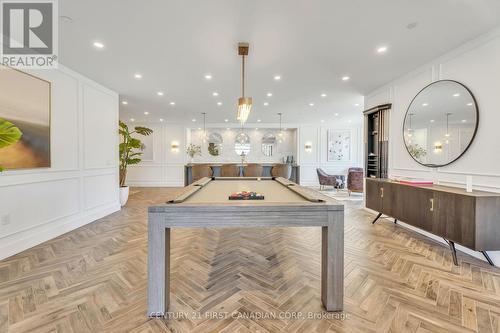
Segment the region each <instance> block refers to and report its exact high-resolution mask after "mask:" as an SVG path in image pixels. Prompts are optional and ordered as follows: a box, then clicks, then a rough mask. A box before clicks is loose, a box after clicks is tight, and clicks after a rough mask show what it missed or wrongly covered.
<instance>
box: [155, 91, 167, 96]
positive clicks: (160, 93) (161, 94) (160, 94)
mask: <svg viewBox="0 0 500 333" xmlns="http://www.w3.org/2000/svg"><path fill="white" fill-rule="evenodd" d="M156 94H157V95H158V96H163V95H165V94H164V93H163V91H158V92H157V93H156Z"/></svg>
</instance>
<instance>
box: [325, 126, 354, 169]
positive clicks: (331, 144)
mask: <svg viewBox="0 0 500 333" xmlns="http://www.w3.org/2000/svg"><path fill="white" fill-rule="evenodd" d="M327 147H328V153H327V161H328V162H348V161H350V160H351V131H350V130H334V129H329V130H328V135H327Z"/></svg>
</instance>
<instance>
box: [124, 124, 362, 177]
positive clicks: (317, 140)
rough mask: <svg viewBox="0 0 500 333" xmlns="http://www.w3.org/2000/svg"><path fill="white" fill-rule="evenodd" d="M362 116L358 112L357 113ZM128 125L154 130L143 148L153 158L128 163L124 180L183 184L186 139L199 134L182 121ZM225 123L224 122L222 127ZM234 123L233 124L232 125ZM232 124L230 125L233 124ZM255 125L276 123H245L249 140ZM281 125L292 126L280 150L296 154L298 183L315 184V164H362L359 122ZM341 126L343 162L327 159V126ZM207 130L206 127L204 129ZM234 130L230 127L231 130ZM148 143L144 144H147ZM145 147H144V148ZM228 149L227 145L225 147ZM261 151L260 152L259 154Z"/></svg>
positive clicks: (337, 169)
mask: <svg viewBox="0 0 500 333" xmlns="http://www.w3.org/2000/svg"><path fill="white" fill-rule="evenodd" d="M359 118H360V119H361V118H362V115H361V114H360V115H359ZM128 124H129V126H148V127H150V128H152V129H153V130H154V134H153V136H152V138H150V139H147V142H148V143H149V146H151V143H152V145H153V147H154V148H153V154H150V152H146V151H145V155H148V156H150V155H153V160H150V161H146V160H145V161H143V162H141V164H139V165H137V166H132V167H130V168H129V171H128V177H127V184H129V185H130V186H184V164H185V163H186V162H187V156H186V143H190V142H194V143H198V144H199V136H197V135H196V134H197V130H195V131H194V133H191V132H192V131H191V128H190V126H187V125H183V124H166V123H162V124H158V123H143V122H141V123H139V122H135V123H128ZM223 126H224V124H213V125H212V124H211V126H210V128H223ZM227 126H228V125H227V124H225V126H224V127H227ZM234 126H236V125H234ZM234 126H232V127H233V128H234ZM257 126H258V127H259V131H258V133H260V134H263V133H265V132H266V128H270V129H273V128H274V129H275V128H277V126H278V124H247V127H248V128H250V130H249V131H250V133H252V132H253V134H252V135H253V139H252V142H253V141H256V139H257V138H259V137H260V136H261V135H260V134H259V135H254V134H255V131H254V130H252V128H255V127H257ZM283 127H284V128H288V129H294V130H293V131H295V133H294V135H292V134H291V133H293V131H289V132H290V133H289V134H290V135H289V140H288V141H289V143H293V144H292V145H291V146H288V144H287V145H286V146H285V147H283V149H282V150H283V151H288V150H292V151H293V155H294V158H296V160H297V162H298V164H299V165H300V173H301V184H303V185H319V183H318V177H317V175H316V168H317V167H321V168H323V169H324V170H326V171H327V172H331V173H334V174H346V173H347V169H348V168H349V167H351V166H362V165H363V145H362V143H363V141H362V125H361V123H356V124H354V123H353V124H348V123H344V124H343V125H339V124H336V123H332V124H324V126H313V125H308V126H300V125H297V124H284V125H283ZM329 128H332V129H341V130H345V129H347V130H350V131H351V134H352V135H351V137H352V142H351V154H350V156H351V160H350V161H347V162H327V157H326V155H327V147H326V140H327V130H328V129H329ZM207 131H208V130H207ZM233 131H234V130H233ZM172 141H176V142H178V143H179V145H180V147H179V151H178V152H173V151H172V150H171V148H170V144H171V142H172ZM306 143H310V144H311V145H312V151H311V152H310V153H309V152H305V148H304V146H305V144H306ZM147 146H148V144H147ZM147 149H148V148H147ZM227 149H229V147H227ZM252 149H253V151H255V150H256V149H257V150H258V151H259V152H260V146H259V145H255V147H253V148H252ZM260 155H262V154H260ZM278 156H279V157H281V155H279V154H278V155H276V157H277V158H275V157H273V158H271V160H269V159H268V158H263V157H262V156H260V157H259V154H257V155H253V156H249V157H248V161H254V162H261V163H264V162H270V163H274V162H279V157H278ZM201 161H203V162H213V163H215V162H239V158H237V159H234V160H233V159H228V158H227V156H225V155H223V156H221V157H220V158H218V157H213V156H210V157H209V156H208V154H205V156H202V157H199V158H197V159H195V162H201Z"/></svg>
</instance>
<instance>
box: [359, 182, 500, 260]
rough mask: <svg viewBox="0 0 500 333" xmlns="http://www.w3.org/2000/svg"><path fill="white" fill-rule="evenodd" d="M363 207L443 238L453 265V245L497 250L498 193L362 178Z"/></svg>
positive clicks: (499, 243) (499, 229)
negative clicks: (363, 190)
mask: <svg viewBox="0 0 500 333" xmlns="http://www.w3.org/2000/svg"><path fill="white" fill-rule="evenodd" d="M366 207H368V208H370V209H373V210H376V211H378V212H379V215H378V216H377V218H376V219H375V220H374V221H373V223H375V222H376V221H377V220H378V218H379V217H380V216H381V215H382V214H385V215H388V216H391V217H393V218H394V219H395V222H396V221H397V220H400V221H402V222H405V223H407V224H409V225H412V226H415V227H417V228H420V229H422V230H425V231H427V232H430V233H432V234H434V235H436V236H440V237H443V238H444V239H445V241H446V242H447V243H448V245H449V246H450V249H451V250H452V253H453V260H454V262H455V264H457V259H456V251H455V243H458V244H461V245H463V246H465V247H468V248H470V249H473V250H475V251H480V252H482V253H483V255H484V256H485V257H486V259H487V260H488V262H489V263H490V264H491V265H493V262H492V261H491V259H490V258H489V256H488V254H487V252H486V251H498V250H500V193H490V192H483V191H473V192H466V191H465V190H464V189H460V188H455V187H449V186H441V185H408V184H401V183H399V182H396V181H391V180H387V179H378V178H377V179H375V178H366Z"/></svg>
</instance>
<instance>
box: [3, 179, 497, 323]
mask: <svg viewBox="0 0 500 333" xmlns="http://www.w3.org/2000/svg"><path fill="white" fill-rule="evenodd" d="M135 191H137V192H136V193H134V194H133V195H132V196H131V199H130V202H129V204H128V205H127V207H126V208H125V209H123V210H122V211H120V212H117V213H115V214H113V215H111V216H108V217H106V218H103V219H101V220H99V221H97V222H95V223H92V224H89V225H87V226H85V227H82V228H80V229H78V230H75V231H72V232H70V233H68V234H65V235H63V236H61V237H58V238H56V239H53V240H51V241H48V242H45V243H43V244H41V245H39V246H36V247H34V248H32V249H30V250H27V251H25V252H23V253H20V254H18V255H16V256H13V257H11V258H9V259H7V260H4V261H1V262H0V332H64V333H67V332H165V331H166V332H280V331H281V332H500V269H497V268H491V267H489V266H488V265H487V264H485V263H483V262H481V261H479V260H477V259H474V258H472V257H469V256H467V255H465V254H459V260H460V267H455V266H453V264H452V261H451V255H450V253H449V251H448V249H447V248H446V247H444V246H442V245H440V244H437V243H434V242H433V241H431V240H429V239H426V238H424V237H422V236H419V235H417V234H416V233H414V232H410V231H407V230H405V229H404V228H402V227H399V226H397V225H394V224H393V223H392V222H391V221H381V222H380V223H379V224H377V225H374V226H372V225H371V224H370V220H371V219H372V218H373V216H372V215H371V214H369V213H367V212H365V211H364V210H361V209H360V203H355V202H345V203H346V205H347V207H346V208H347V210H346V225H345V237H346V242H345V259H346V260H345V312H344V313H343V314H342V316H340V315H338V314H337V315H332V314H328V313H325V312H323V309H322V306H321V301H320V280H319V279H320V239H321V238H320V229H319V228H288V229H217V230H213V229H175V230H174V231H173V232H172V258H173V259H174V261H173V264H172V282H171V286H172V290H171V291H172V306H171V309H170V310H171V311H172V313H171V316H172V318H170V319H168V320H160V319H148V318H147V317H146V283H147V282H146V251H147V243H146V241H147V240H146V235H147V233H146V207H147V206H148V205H150V204H152V203H157V202H163V201H165V198H166V197H167V196H170V195H172V194H173V193H174V192H175V191H176V190H174V189H165V188H163V189H136V190H135ZM216 316H217V318H214V317H216ZM271 316H275V318H269V317H271ZM308 316H314V317H315V319H310V318H304V317H308Z"/></svg>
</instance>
